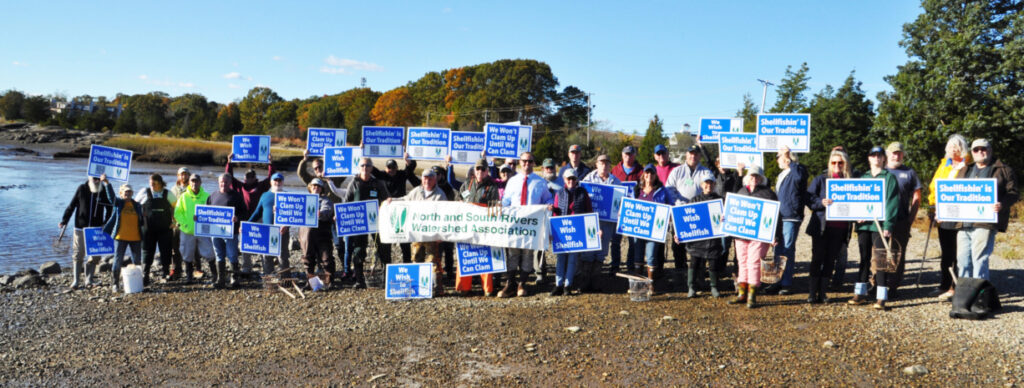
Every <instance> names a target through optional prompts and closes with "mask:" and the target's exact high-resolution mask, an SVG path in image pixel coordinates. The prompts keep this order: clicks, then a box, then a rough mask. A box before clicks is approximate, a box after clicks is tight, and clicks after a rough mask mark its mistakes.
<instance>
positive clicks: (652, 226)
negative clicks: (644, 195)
mask: <svg viewBox="0 0 1024 388" xmlns="http://www.w3.org/2000/svg"><path fill="white" fill-rule="evenodd" d="M671 210H672V208H671V207H669V206H668V205H666V204H663V203H655V202H647V201H641V200H639V199H633V198H623V199H622V206H621V207H620V208H619V220H618V224H617V225H616V230H615V232H616V233H618V234H621V235H623V236H631V237H636V238H642V239H644V240H651V241H655V242H665V232H666V231H667V230H668V224H669V219H668V218H669V213H670V212H671Z"/></svg>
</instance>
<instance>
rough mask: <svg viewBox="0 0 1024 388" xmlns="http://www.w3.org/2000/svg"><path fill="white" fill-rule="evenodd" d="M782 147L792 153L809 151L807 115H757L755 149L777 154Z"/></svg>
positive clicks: (809, 131)
mask: <svg viewBox="0 0 1024 388" xmlns="http://www.w3.org/2000/svg"><path fill="white" fill-rule="evenodd" d="M782 146H786V147H789V150H790V151H793V152H808V151H810V150H811V115H810V114H809V113H761V114H759V115H757V149H758V150H760V151H762V152H778V150H779V148H781V147H782Z"/></svg>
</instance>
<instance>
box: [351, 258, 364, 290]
mask: <svg viewBox="0 0 1024 388" xmlns="http://www.w3.org/2000/svg"><path fill="white" fill-rule="evenodd" d="M352 267H353V270H354V273H353V276H355V280H356V284H355V286H353V288H356V289H360V290H362V289H365V288H366V278H365V277H364V276H363V261H362V260H355V261H354V262H353V263H352Z"/></svg>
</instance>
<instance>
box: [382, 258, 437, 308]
mask: <svg viewBox="0 0 1024 388" xmlns="http://www.w3.org/2000/svg"><path fill="white" fill-rule="evenodd" d="M384 279H385V280H384V299H429V298H431V297H433V296H434V294H433V291H434V287H433V283H434V264H433V263H416V264H388V265H387V269H386V270H385V275H384Z"/></svg>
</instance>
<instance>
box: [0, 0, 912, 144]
mask: <svg viewBox="0 0 1024 388" xmlns="http://www.w3.org/2000/svg"><path fill="white" fill-rule="evenodd" d="M0 6H2V8H3V9H4V10H5V12H4V13H5V14H6V17H5V18H4V24H5V25H4V31H5V32H4V38H3V39H0V90H7V89H12V88H13V89H18V90H22V91H25V92H28V93H31V94H53V93H61V94H64V95H66V96H69V97H72V96H77V95H82V94H89V95H93V96H101V95H103V96H109V97H112V96H114V95H115V94H116V93H118V92H122V93H128V94H135V93H145V92H149V91H154V90H159V91H163V92H166V93H168V94H170V95H172V96H177V95H181V94H184V93H201V94H203V95H205V96H207V98H209V99H212V100H214V101H218V102H230V101H233V100H238V99H241V98H242V97H243V96H244V95H245V93H246V92H247V91H248V90H249V89H250V88H252V87H254V86H257V85H261V86H268V87H270V88H272V89H273V90H274V91H276V92H277V93H278V94H280V95H281V96H282V97H284V98H286V99H292V98H305V97H309V96H312V95H322V94H334V93H338V92H341V91H344V90H347V89H350V88H352V87H355V86H358V85H359V83H360V78H362V77H365V78H366V80H367V86H369V87H371V88H373V89H374V90H379V91H387V90H389V89H392V88H394V87H397V86H401V85H404V84H405V83H406V82H408V81H410V80H415V79H417V78H419V77H421V76H422V75H423V74H424V73H426V72H429V71H438V70H443V69H448V68H453V67H458V66H463V65H473V64H478V63H483V62H491V61H494V60H498V59H503V58H531V59H536V60H540V61H543V62H546V63H547V64H549V65H550V66H551V68H552V71H553V72H554V74H555V75H556V76H557V77H558V79H559V82H560V86H559V88H562V87H564V86H566V85H574V86H577V87H579V88H581V89H583V90H585V91H587V92H590V93H593V101H592V102H593V104H595V105H597V107H596V108H595V109H594V111H593V117H594V119H595V120H601V121H605V122H606V123H607V126H609V127H611V128H613V129H615V130H621V131H625V132H631V131H634V130H637V131H640V132H642V131H643V130H644V129H645V128H646V127H647V121H648V120H649V119H650V118H651V117H652V116H653V115H654V114H656V113H657V114H659V115H660V116H661V117H662V118H663V119H664V121H665V129H666V132H669V133H672V132H675V131H678V130H679V129H680V128H681V126H682V125H683V124H684V123H690V124H691V125H694V126H695V125H696V123H697V120H698V118H699V117H701V116H732V115H733V114H734V113H735V112H736V110H737V109H738V108H739V107H740V105H741V101H742V96H743V94H745V93H750V94H751V96H752V97H754V99H755V101H757V102H758V103H759V102H760V98H761V85H760V83H758V82H757V81H756V79H757V78H763V79H768V80H771V81H778V80H779V79H780V78H782V75H783V73H784V71H785V69H786V66H787V65H793V66H794V68H796V67H798V66H799V64H800V63H801V62H807V63H808V66H809V67H810V76H811V80H810V82H809V85H810V87H811V91H812V93H813V92H817V91H819V90H820V89H821V88H823V87H824V86H825V85H826V84H831V85H833V86H837V85H839V84H841V83H842V82H843V80H844V79H845V78H846V76H847V75H848V74H849V72H850V71H851V70H856V77H857V79H858V80H860V81H862V82H863V83H864V85H863V88H864V89H865V91H866V92H867V93H868V95H869V96H871V97H872V98H873V97H874V96H875V94H876V93H878V92H879V91H882V90H888V86H887V85H886V83H885V82H884V80H883V77H884V76H886V75H889V74H895V72H896V67H897V66H899V65H901V64H903V63H905V62H906V60H907V58H906V54H905V52H904V50H903V49H902V48H900V47H899V46H898V42H899V40H900V39H901V36H902V25H903V23H907V22H910V21H912V20H913V19H914V18H915V17H916V16H917V14H919V13H920V12H921V10H920V6H919V4H918V3H917V2H913V1H903V0H898V1H891V0H890V1H874V0H873V1H735V2H731V1H715V2H712V1H707V2H696V1H652V2H636V3H627V2H606V1H586V2H584V1H560V2H550V1H536V2H535V1H518V2H488V1H464V2H462V1H445V2H433V1H406V2H384V1H360V2H340V1H339V2H335V1H325V2H261V1H244V2H243V1H237V2H234V1H206V2H192V1H177V2H149V1H141V2H140V1H135V2H82V1H75V2H65V1H48V2H35V1H8V0H2V1H0ZM767 101H768V102H767V105H768V106H771V105H772V104H773V101H774V94H773V93H772V91H771V89H769V92H768V99H767Z"/></svg>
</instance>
